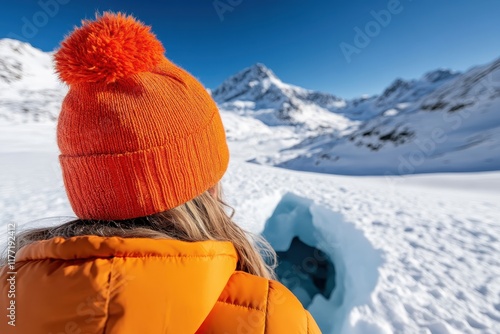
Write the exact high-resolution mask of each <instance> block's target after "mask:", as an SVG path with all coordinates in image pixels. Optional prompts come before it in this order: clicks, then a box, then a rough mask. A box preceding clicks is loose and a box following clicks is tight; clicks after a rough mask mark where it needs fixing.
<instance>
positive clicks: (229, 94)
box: [212, 63, 284, 102]
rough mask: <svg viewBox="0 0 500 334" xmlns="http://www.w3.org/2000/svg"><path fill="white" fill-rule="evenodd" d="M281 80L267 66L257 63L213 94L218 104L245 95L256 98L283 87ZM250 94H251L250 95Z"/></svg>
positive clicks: (228, 80)
mask: <svg viewBox="0 0 500 334" xmlns="http://www.w3.org/2000/svg"><path fill="white" fill-rule="evenodd" d="M283 85H284V84H283V83H282V82H281V80H280V79H278V77H277V76H276V75H275V74H274V73H273V71H271V70H270V69H269V68H268V67H266V65H264V64H262V63H256V64H254V65H252V66H250V67H247V68H245V69H243V70H241V71H240V72H238V73H236V74H235V75H233V76H231V77H229V78H228V79H226V80H225V81H224V82H223V83H222V84H221V85H220V86H219V87H217V88H216V89H215V90H214V91H213V92H212V96H213V97H214V98H215V99H216V101H218V102H222V101H229V100H233V99H236V98H241V97H242V96H243V95H247V97H249V98H250V96H252V98H255V97H256V95H260V94H262V93H264V92H265V91H267V90H268V89H269V88H270V87H271V86H280V87H281V86H283ZM248 93H251V94H250V95H248Z"/></svg>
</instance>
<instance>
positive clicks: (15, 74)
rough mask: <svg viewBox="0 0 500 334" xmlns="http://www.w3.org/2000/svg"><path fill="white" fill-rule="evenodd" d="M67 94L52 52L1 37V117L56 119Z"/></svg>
mask: <svg viewBox="0 0 500 334" xmlns="http://www.w3.org/2000/svg"><path fill="white" fill-rule="evenodd" d="M65 93H66V88H65V87H64V86H63V85H62V84H60V83H59V82H58V80H57V77H56V75H55V74H54V70H53V66H52V55H51V53H47V52H43V51H40V50H38V49H35V48H34V47H32V46H31V45H29V44H28V43H23V42H20V41H17V40H13V39H8V38H5V39H0V120H2V119H3V120H7V121H9V122H32V121H42V122H43V121H55V120H56V119H57V115H58V114H59V107H60V103H61V101H62V98H63V97H64V95H65Z"/></svg>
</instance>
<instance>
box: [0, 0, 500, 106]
mask: <svg viewBox="0 0 500 334" xmlns="http://www.w3.org/2000/svg"><path fill="white" fill-rule="evenodd" d="M56 2H57V3H59V4H60V5H59V8H58V10H57V13H55V15H47V14H45V13H44V11H46V12H49V14H54V13H52V11H53V10H54V5H53V4H54V3H56ZM398 2H399V5H397V3H398ZM63 3H64V4H63ZM42 4H47V6H43V5H42ZM224 4H225V5H226V7H225V8H223V7H224ZM49 5H50V6H49ZM215 5H217V6H218V8H219V13H218V11H217V10H216V8H215ZM396 5H397V6H396ZM44 7H45V9H44ZM109 9H111V10H114V11H124V12H126V13H130V14H134V15H135V16H136V17H138V18H139V19H140V20H142V21H143V22H146V23H147V24H149V25H152V26H153V31H154V32H155V33H156V34H157V36H158V37H159V38H160V39H161V41H162V42H163V44H164V46H165V48H166V50H167V56H168V57H169V58H170V59H172V60H173V61H174V62H176V63H177V64H179V65H181V66H182V67H184V68H186V69H187V70H189V71H190V72H192V73H193V74H194V75H195V76H197V77H198V78H199V79H200V80H201V81H202V82H203V83H204V84H205V85H206V86H207V87H210V88H214V87H216V86H217V85H219V84H220V83H221V82H222V81H223V80H224V79H225V78H227V77H228V76H230V75H232V74H234V73H235V72H237V71H239V70H241V69H242V68H244V67H247V66H250V65H252V64H254V63H256V62H261V63H264V64H266V65H267V66H268V67H270V68H271V69H272V70H273V71H274V72H275V73H276V74H277V75H278V76H279V77H280V78H281V79H282V80H283V81H285V82H288V83H292V84H296V85H299V86H302V87H305V88H309V89H315V90H320V91H325V92H330V93H334V94H336V95H338V96H341V97H345V98H350V97H355V96H359V95H361V94H377V93H380V92H381V91H382V90H383V89H384V88H385V87H386V86H387V85H388V84H389V83H390V82H392V80H393V79H395V78H396V77H402V78H407V79H410V78H416V77H420V76H421V75H422V74H423V73H424V72H427V71H429V70H432V69H436V68H440V67H445V68H452V69H456V70H465V69H467V68H469V67H470V66H472V65H476V64H482V63H486V62H489V61H492V60H493V59H495V58H498V57H500V1H498V0H481V1H478V0H400V1H398V0H314V1H310V0H309V1H307V0H220V1H213V0H168V1H166V0H165V1H152V0H139V1H130V0H128V1H127V0H120V1H118V0H99V1H98V0H81V1H80V0H33V1H26V0H15V1H3V3H2V11H1V12H0V38H2V37H14V38H18V39H23V40H25V41H28V42H30V43H31V44H32V45H34V46H35V47H37V48H41V49H43V50H46V51H48V50H53V49H54V48H56V47H57V45H58V43H59V42H60V41H61V39H62V38H63V36H64V35H65V34H67V33H68V32H69V31H70V30H71V29H72V27H73V26H74V25H78V24H79V22H80V20H81V19H83V18H93V17H94V13H95V11H96V10H99V11H103V10H109ZM388 9H391V10H392V11H393V14H391V17H390V22H389V23H388V24H386V22H384V26H382V25H380V24H378V23H374V22H371V23H370V21H374V17H373V15H372V13H371V12H372V11H375V12H380V11H381V10H388ZM52 16H53V17H52ZM385 20H386V21H388V19H387V17H385ZM30 24H33V26H32V27H31V28H33V27H35V28H36V31H33V29H31V30H30V29H29V28H28V26H29V25H30ZM367 24H368V27H367ZM356 27H358V28H359V29H360V30H361V31H366V28H368V29H371V30H369V32H370V34H371V35H372V36H373V37H369V38H370V40H369V44H368V45H364V44H367V42H366V40H362V38H358V40H357V42H358V45H357V46H361V47H357V46H356V44H355V37H356V35H357V33H356V31H355V28H356ZM377 27H378V28H380V29H378V28H377ZM23 35H24V37H23ZM342 43H346V44H343V45H344V46H346V45H347V44H349V45H351V46H352V47H357V50H356V52H355V53H353V51H352V50H354V49H352V48H351V49H350V50H351V54H350V62H348V61H347V60H346V57H345V55H344V52H343V51H342V48H341V47H340V45H341V44H342Z"/></svg>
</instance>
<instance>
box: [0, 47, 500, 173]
mask: <svg viewBox="0 0 500 334" xmlns="http://www.w3.org/2000/svg"><path fill="white" fill-rule="evenodd" d="M499 67H500V59H499V60H496V61H494V62H492V63H490V64H487V65H483V66H478V67H475V68H472V69H471V70H469V71H467V72H465V73H457V72H453V71H451V70H447V69H439V70H436V71H432V72H429V73H427V74H425V75H423V76H422V77H421V78H420V79H415V80H403V79H396V80H395V81H394V82H393V83H392V84H391V85H389V86H388V87H387V88H386V89H385V90H384V91H383V92H382V93H381V94H380V95H375V96H369V97H366V96H363V97H360V98H356V99H353V100H344V99H342V98H339V97H337V96H335V95H331V94H327V93H321V92H316V91H311V90H307V89H304V88H301V87H297V86H294V85H290V84H287V83H284V82H283V81H281V80H280V79H279V78H278V77H277V76H276V75H275V74H274V73H273V72H272V71H271V70H270V69H268V68H267V67H265V66H264V65H263V64H255V65H253V66H251V67H249V68H246V69H244V70H242V71H240V72H239V73H237V74H235V75H234V76H232V77H230V78H228V79H227V80H226V81H224V82H223V83H222V84H221V85H220V86H219V87H217V88H216V89H214V90H212V91H211V94H212V96H213V97H214V99H215V100H216V102H217V103H218V105H219V107H220V110H221V113H222V118H223V120H224V123H225V127H226V131H227V137H228V139H229V140H230V141H231V142H233V143H234V147H237V148H238V149H237V150H235V151H234V152H233V153H232V154H233V156H235V157H237V158H242V159H245V160H248V161H252V162H256V163H261V164H269V165H274V166H280V167H285V168H290V169H297V170H307V171H316V172H324V173H336V174H371V175H401V174H412V173H421V172H450V171H464V172H465V171H477V170H498V169H500V154H499V153H500V135H499V134H500V110H499V109H500V97H499V94H500V93H499V90H500V78H499V77H500V68H499ZM0 88H1V89H0V122H2V121H3V122H7V123H26V122H34V121H36V122H54V121H55V120H56V119H57V115H58V113H59V108H60V103H61V101H62V98H63V96H64V94H65V92H66V89H67V88H66V87H65V86H64V85H62V84H61V83H59V82H58V80H57V78H56V76H55V75H54V73H53V68H52V62H51V54H50V53H45V52H42V51H40V50H37V49H35V48H33V47H31V46H30V45H29V44H26V43H22V42H19V41H16V40H11V39H2V40H0Z"/></svg>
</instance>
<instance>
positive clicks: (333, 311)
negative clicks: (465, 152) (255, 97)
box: [0, 124, 500, 333]
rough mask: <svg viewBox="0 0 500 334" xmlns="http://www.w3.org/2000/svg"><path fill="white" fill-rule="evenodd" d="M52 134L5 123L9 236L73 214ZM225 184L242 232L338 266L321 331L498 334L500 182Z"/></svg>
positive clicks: (0, 133) (1, 190)
mask: <svg viewBox="0 0 500 334" xmlns="http://www.w3.org/2000/svg"><path fill="white" fill-rule="evenodd" d="M54 133H55V129H54V125H53V124H41V125H40V124H29V125H7V126H6V125H0V140H1V144H2V145H1V146H0V161H2V163H1V164H0V175H3V177H2V180H1V182H0V222H1V224H3V225H4V228H6V226H5V224H7V223H10V222H15V223H17V224H18V229H23V228H26V227H28V226H40V225H53V224H58V223H61V222H62V221H65V220H66V219H69V218H64V216H70V215H72V212H71V209H70V207H69V205H68V202H67V199H66V196H65V193H64V187H63V183H62V180H61V176H60V170H59V166H58V163H57V149H56V145H55V138H54ZM230 146H231V151H234V150H235V149H237V148H238V147H236V148H235V147H234V146H233V143H231V144H230ZM223 185H224V187H225V193H226V196H227V197H228V200H229V202H230V204H232V205H233V206H234V207H235V208H236V210H237V211H236V212H237V214H236V217H235V219H236V220H237V221H238V222H239V223H240V224H241V225H242V226H243V227H244V228H246V229H248V230H250V231H253V232H255V233H261V232H263V231H264V229H265V228H267V230H270V231H272V230H273V229H274V230H276V229H277V230H279V231H280V232H279V233H277V234H276V233H274V234H271V235H269V234H268V235H267V236H268V237H269V239H270V241H271V242H273V243H274V244H275V247H276V248H277V250H286V248H287V245H289V244H290V242H291V238H293V237H294V236H298V237H299V238H300V239H301V240H302V242H304V243H306V244H309V246H312V247H316V248H317V249H320V250H322V251H324V252H325V253H326V254H328V256H329V257H330V258H331V259H332V260H333V262H334V265H335V269H336V274H335V281H336V287H335V289H334V290H333V293H332V294H331V295H330V298H325V297H323V296H321V295H316V296H315V297H314V298H313V300H312V303H311V304H310V306H309V310H310V311H311V312H312V313H313V315H314V316H315V318H316V319H317V320H318V323H319V324H320V326H321V328H322V330H323V332H324V333H498V328H500V259H499V257H498V254H499V253H500V207H499V205H498V203H500V173H499V172H490V173H469V174H444V175H443V174H436V175H419V176H392V177H351V176H334V175H326V174H316V173H308V172H296V171H288V170H284V169H279V168H275V167H269V166H261V165H256V164H251V163H247V162H244V161H242V160H241V159H238V158H234V159H232V161H231V164H230V167H229V170H228V173H227V175H226V176H225V177H224V179H223ZM278 208H280V209H278ZM51 216H52V217H54V216H55V217H58V218H52V219H42V220H39V219H40V218H44V217H51ZM277 218H279V219H277ZM266 222H267V225H268V226H267V227H266ZM268 233H269V232H268ZM4 235H6V234H4ZM3 238H5V237H3ZM273 238H274V239H273ZM276 240H277V241H278V243H276ZM3 241H4V240H3ZM309 260H311V259H309ZM313 260H314V259H313ZM310 263H311V261H306V262H304V267H303V268H298V270H299V271H301V270H302V271H304V272H307V268H308V266H309V265H310Z"/></svg>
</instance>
